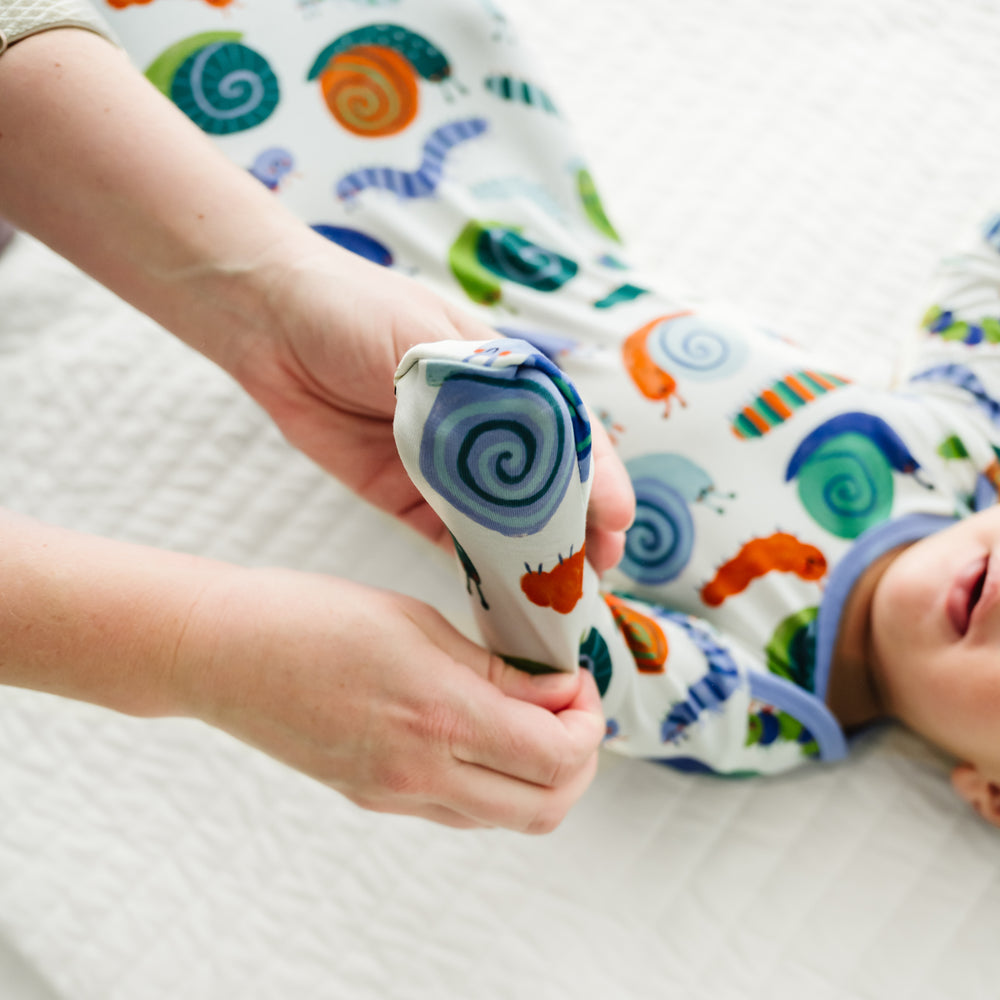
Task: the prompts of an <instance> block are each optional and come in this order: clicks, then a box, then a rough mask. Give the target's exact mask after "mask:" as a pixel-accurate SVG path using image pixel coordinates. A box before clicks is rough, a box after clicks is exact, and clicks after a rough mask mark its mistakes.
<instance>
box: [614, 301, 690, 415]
mask: <svg viewBox="0 0 1000 1000" xmlns="http://www.w3.org/2000/svg"><path fill="white" fill-rule="evenodd" d="M687 315H689V313H686V312H681V313H675V314H674V315H672V316H658V317H657V318H656V319H654V320H653V321H652V322H650V323H647V324H646V325H645V326H642V327H640V328H639V329H638V330H636V331H635V333H631V334H629V335H628V337H626V338H625V341H624V343H623V344H622V358H623V359H624V361H625V368H626V370H627V371H628V373H629V375H630V376H631V377H632V381H633V382H635V384H636V387H637V388H638V389H639V392H641V393H642V394H643V395H644V396H645V397H646V398H647V399H652V400H658V399H662V400H663V405H664V412H663V415H664V416H665V417H669V416H670V400H671V397H672V396H677V402H678V403H680V404H681V406H687V403H685V402H684V400H683V399H682V398H681V396H680V395H679V394H678V392H677V381H676V380H675V379H674V377H673V376H672V375H671V374H670V372H668V371H664V369H662V368H661V367H660V366H659V365H658V364H657V363H656V362H655V361H654V360H653V359H652V357H651V356H650V353H649V351H648V349H647V347H646V341H647V340H648V339H649V335H650V334H651V333H652V332H653V330H654V329H655V328H656V327H658V326H659V325H660V324H661V323H665V322H666V321H667V320H671V319H677V318H679V317H680V316H687Z"/></svg>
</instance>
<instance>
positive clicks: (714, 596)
mask: <svg viewBox="0 0 1000 1000" xmlns="http://www.w3.org/2000/svg"><path fill="white" fill-rule="evenodd" d="M771 572H778V573H794V574H795V575H796V576H798V577H801V578H802V579H803V580H820V579H822V577H823V576H824V575H825V574H826V557H825V556H824V555H823V553H822V552H820V550H819V549H818V548H816V546H815V545H808V544H806V543H805V542H800V541H799V540H798V539H797V538H796V537H795V536H794V535H790V534H788V532H785V531H778V532H775V534H773V535H769V536H768V537H767V538H752V539H750V541H749V542H747V543H746V544H745V545H743V546H742V548H741V549H740V551H739V552H738V553H737V554H736V555H735V556H733V558H732V559H730V560H729V561H728V562H725V563H723V564H722V565H721V566H720V567H719V568H718V569H717V570H716V572H715V576H714V577H713V578H712V580H711V581H710V582H709V583H706V584H705V586H704V587H702V588H701V599H702V600H703V601H704V602H705V603H706V604H707V605H708V606H709V607H712V608H717V607H719V605H721V604H722V602H723V601H725V600H726V598H727V597H732V596H733V595H734V594H739V593H742V592H743V591H744V590H746V589H747V587H749V586H750V584H751V583H753V581H754V580H756V579H758V578H759V577H762V576H764V575H765V574H767V573H771Z"/></svg>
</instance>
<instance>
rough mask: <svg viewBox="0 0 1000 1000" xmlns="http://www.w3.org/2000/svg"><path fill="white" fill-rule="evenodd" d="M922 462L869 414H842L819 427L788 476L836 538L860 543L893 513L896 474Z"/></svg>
mask: <svg viewBox="0 0 1000 1000" xmlns="http://www.w3.org/2000/svg"><path fill="white" fill-rule="evenodd" d="M919 468H920V466H919V463H918V462H917V460H916V459H915V458H914V457H913V455H912V454H910V452H909V449H908V448H907V447H906V445H905V443H904V442H903V441H902V439H901V438H900V437H899V435H898V434H897V433H896V432H895V431H894V430H893V429H892V428H891V427H890V426H889V425H888V424H887V423H886V422H885V421H884V420H882V418H881V417H878V416H875V415H874V414H871V413H863V412H851V413H842V414H840V415H838V416H836V417H833V418H831V419H830V420H827V421H826V422H825V423H822V424H820V425H819V426H818V427H817V428H815V429H814V430H813V431H812V432H810V433H809V434H808V435H807V436H806V437H805V438H804V439H803V440H802V442H801V443H800V444H799V446H798V447H797V448H796V449H795V452H794V454H793V455H792V457H791V459H790V460H789V463H788V468H787V470H786V472H785V480H786V482H791V481H792V480H793V479H794V480H795V481H796V484H797V486H798V492H799V499H800V500H801V501H802V506H803V507H805V509H806V511H807V512H808V514H809V515H810V517H812V518H813V520H815V521H816V523H817V524H819V525H820V526H822V527H823V528H826V530H827V531H829V532H830V533H831V534H833V535H836V536H837V537H838V538H857V537H858V536H859V535H860V534H861V533H862V532H864V531H866V530H867V529H868V528H870V527H872V526H873V525H876V524H880V523H881V522H882V521H884V520H886V518H888V517H889V515H890V513H891V512H892V501H893V493H894V489H893V470H894V469H895V470H896V471H898V472H903V473H908V474H911V475H913V474H915V473H916V472H917V470H918V469H919Z"/></svg>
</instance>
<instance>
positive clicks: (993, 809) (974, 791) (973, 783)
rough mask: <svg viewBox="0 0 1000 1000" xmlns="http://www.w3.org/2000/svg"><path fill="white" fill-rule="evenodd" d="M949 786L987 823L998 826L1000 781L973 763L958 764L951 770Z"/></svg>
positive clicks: (999, 819) (999, 823)
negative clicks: (994, 779)
mask: <svg viewBox="0 0 1000 1000" xmlns="http://www.w3.org/2000/svg"><path fill="white" fill-rule="evenodd" d="M951 787H952V788H954V789H955V791H956V792H958V794H959V795H960V796H961V797H962V798H963V799H965V801H966V802H968V803H969V805H970V806H972V808H973V809H975V810H976V812H977V813H979V815H980V816H982V817H983V819H985V820H986V821H987V822H988V823H992V824H993V825H994V826H1000V783H998V782H996V781H990V780H989V778H987V777H986V775H984V774H983V772H982V771H980V770H979V768H978V767H976V765H975V764H959V765H958V766H957V767H956V768H955V770H954V771H952V772H951Z"/></svg>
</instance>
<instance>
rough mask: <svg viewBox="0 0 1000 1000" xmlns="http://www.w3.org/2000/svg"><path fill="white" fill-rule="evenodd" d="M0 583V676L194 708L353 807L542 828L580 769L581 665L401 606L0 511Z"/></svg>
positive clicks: (136, 709)
mask: <svg viewBox="0 0 1000 1000" xmlns="http://www.w3.org/2000/svg"><path fill="white" fill-rule="evenodd" d="M0 580H2V581H3V583H2V585H0V684H9V685H15V686H21V687H27V688H32V689H36V690H40V691H45V692H49V693H51V694H56V695H60V696H63V697H68V698H74V699H77V700H81V701H89V702H94V703H96V704H99V705H103V706H105V707H108V708H112V709H115V710H117V711H120V712H124V713H127V714H131V715H137V716H165V715H173V716H189V717H192V718H197V719H200V720H202V721H204V722H207V723H209V724H211V725H213V726H216V727H218V728H220V729H223V730H225V731H227V732H229V733H231V734H232V735H234V736H236V737H238V738H240V739H242V740H243V741H245V742H247V743H249V744H251V745H253V746H256V747H258V748H260V749H262V750H264V751H265V752H267V753H268V754H270V755H271V756H273V757H275V758H277V759H278V760H281V761H283V762H285V763H286V764H289V765H291V766H292V767H295V768H297V769H298V770H300V771H303V772H304V773H306V774H308V775H310V776H311V777H313V778H315V779H317V780H319V781H321V782H323V783H324V784H326V785H329V786H330V787H332V788H334V789H336V790H338V791H339V792H341V793H343V794H344V795H346V796H347V797H348V798H350V799H351V800H353V801H354V802H356V803H358V804H359V805H361V806H363V807H365V808H368V809H374V810H377V811H384V812H396V813H407V814H410V815H416V816H422V817H425V818H428V819H433V820H436V821H438V822H441V823H445V824H447V825H451V826H458V827H470V826H481V825H486V826H495V825H499V826H504V827H508V828H511V829H514V830H520V831H525V832H533V833H539V832H545V831H548V830H551V829H552V828H553V827H554V826H556V825H557V824H558V822H559V821H560V820H561V819H562V818H563V816H564V815H565V814H566V812H567V811H568V809H569V808H570V806H571V805H572V804H573V803H574V802H575V801H576V799H577V798H578V797H579V795H580V794H582V792H583V790H584V789H585V788H586V786H587V784H588V783H589V782H590V779H591V778H592V776H593V772H594V768H595V766H596V757H595V754H594V750H595V748H596V747H597V745H598V743H599V741H600V739H601V736H602V735H603V730H604V726H603V720H602V718H601V716H600V712H599V709H600V704H599V699H598V696H597V692H596V689H595V688H594V685H593V682H592V681H591V679H590V677H589V675H588V674H585V673H581V675H580V676H579V677H569V676H567V675H552V676H550V677H547V678H531V677H528V676H527V675H526V674H523V673H521V672H520V671H517V670H514V669H513V668H511V667H508V666H506V665H505V664H504V663H503V662H502V661H500V660H499V659H497V658H495V657H491V656H490V655H489V654H488V653H486V652H485V651H484V650H483V649H481V648H480V647H478V646H476V645H475V644H473V643H472V642H470V641H468V640H467V639H465V638H464V637H463V636H461V635H460V634H458V633H457V632H455V631H454V629H452V628H451V626H450V625H449V624H448V623H447V622H446V621H445V620H444V619H443V618H441V617H440V615H438V614H437V613H436V612H435V611H433V610H432V609H431V608H429V607H428V606H427V605H425V604H422V603H421V602H419V601H415V600H412V599H410V598H406V597H402V596H400V595H397V594H392V593H389V592H386V591H379V590H373V589H371V588H369V587H363V586H361V585H359V584H354V583H349V582H346V581H343V580H336V579H332V578H329V577H325V576H319V575H314V574H308V573H297V572H293V571H288V570H273V569H244V568H240V567H235V566H231V565H228V564H226V563H220V562H215V561H212V560H208V559H203V558H200V557H196V556H192V555H186V554H181V553H173V552H166V551H162V550H159V549H152V548H147V547H144V546H137V545H132V544H128V543H124V542H119V541H114V540H110V539H105V538H99V537H95V536H89V535H84V534H81V533H77V532H71V531H66V530H64V529H61V528H56V527H53V526H51V525H46V524H42V523H40V522H38V521H35V520H33V519H30V518H27V517H23V516H20V515H16V514H11V513H8V512H4V511H0ZM525 698H527V699H529V700H530V701H532V702H536V703H537V704H529V703H528V701H525V700H523V699H525Z"/></svg>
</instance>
